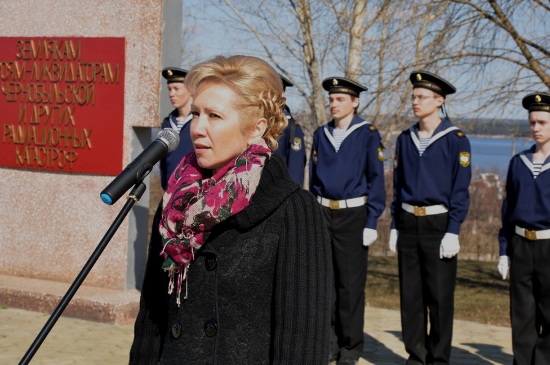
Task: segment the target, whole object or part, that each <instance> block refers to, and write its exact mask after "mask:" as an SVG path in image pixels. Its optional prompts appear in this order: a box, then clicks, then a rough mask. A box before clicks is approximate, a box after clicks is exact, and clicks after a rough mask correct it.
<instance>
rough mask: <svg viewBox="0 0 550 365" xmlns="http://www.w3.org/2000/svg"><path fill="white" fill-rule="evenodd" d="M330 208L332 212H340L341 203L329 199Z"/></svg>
mask: <svg viewBox="0 0 550 365" xmlns="http://www.w3.org/2000/svg"><path fill="white" fill-rule="evenodd" d="M328 207H329V208H330V209H331V210H338V209H340V203H338V200H332V199H329V201H328Z"/></svg>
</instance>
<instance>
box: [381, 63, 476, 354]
mask: <svg viewBox="0 0 550 365" xmlns="http://www.w3.org/2000/svg"><path fill="white" fill-rule="evenodd" d="M410 81H411V83H412V84H413V94H412V96H411V100H412V108H413V112H414V115H415V116H416V117H417V118H418V122H417V123H416V124H415V125H413V126H412V127H411V128H409V129H407V130H405V131H403V132H402V133H401V134H400V135H399V137H398V138H397V142H396V147H395V159H394V171H393V184H394V187H393V188H394V191H393V201H392V205H391V212H392V222H391V231H390V242H389V246H390V250H391V251H394V252H395V250H396V246H397V252H398V264H399V288H400V299H401V300H400V302H401V327H402V333H403V343H404V344H405V350H406V351H407V353H408V354H409V358H408V360H407V362H406V363H407V364H448V363H449V360H450V356H451V340H452V333H453V315H454V290H455V281H456V270H457V258H456V255H457V254H458V252H459V250H460V244H459V240H458V234H459V231H460V227H461V224H462V223H463V222H464V219H465V218H466V215H467V212H468V207H469V203H470V198H469V194H468V187H469V185H470V180H471V166H470V143H469V141H468V139H467V138H466V136H465V135H464V133H463V132H462V131H461V130H459V129H458V128H457V127H456V126H454V125H453V123H451V121H450V120H449V118H448V116H447V112H446V109H445V97H446V96H447V95H449V94H453V93H454V92H455V91H456V89H455V87H454V86H453V85H451V84H450V83H449V82H448V81H446V80H444V79H442V78H441V77H439V76H437V75H434V74H432V73H429V72H425V71H414V72H413V73H412V74H411V75H410ZM440 109H443V118H441V117H440V114H439V110H440ZM428 323H429V327H428ZM428 328H429V332H428Z"/></svg>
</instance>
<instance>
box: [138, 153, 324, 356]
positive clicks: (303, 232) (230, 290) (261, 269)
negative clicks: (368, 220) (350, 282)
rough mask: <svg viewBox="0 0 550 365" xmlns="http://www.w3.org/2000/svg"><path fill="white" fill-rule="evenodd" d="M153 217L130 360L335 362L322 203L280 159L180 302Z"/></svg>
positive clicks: (201, 262)
mask: <svg viewBox="0 0 550 365" xmlns="http://www.w3.org/2000/svg"><path fill="white" fill-rule="evenodd" d="M160 213H161V209H159V210H158V211H157V213H156V216H155V221H154V223H153V225H154V227H153V233H152V236H151V242H150V246H149V256H148V262H147V267H146V272H145V278H144V283H143V288H142V294H141V301H140V310H139V314H138V317H137V319H136V323H135V333H134V341H133V344H132V348H131V350H130V364H139V365H144V364H166V365H172V364H173V365H175V364H178V365H179V364H220V365H221V364H223V365H228V364H254V365H257V364H292V365H297V364H304V365H307V364H309V365H318V364H324V363H326V361H327V359H328V347H329V334H330V304H331V294H332V286H331V285H332V283H331V280H332V279H331V275H332V266H331V265H332V263H331V249H330V241H329V236H328V232H327V231H326V228H325V225H324V224H323V221H322V219H323V217H322V215H321V210H320V207H319V204H318V203H317V201H316V200H315V198H314V197H313V195H312V194H311V193H309V192H308V191H305V190H303V189H301V188H300V187H299V186H298V185H297V184H296V183H294V182H293V181H292V180H291V179H290V176H289V174H288V170H287V167H286V165H285V164H284V162H283V160H282V159H281V158H280V157H279V156H277V155H275V154H274V155H272V157H271V158H270V160H269V161H268V162H267V163H266V165H265V167H264V170H263V171H262V175H261V179H260V183H259V186H258V188H257V190H256V193H255V194H254V196H253V198H252V200H251V203H250V205H249V206H248V207H247V208H246V209H245V210H243V211H242V212H240V213H238V214H237V215H235V216H233V217H231V218H229V219H228V220H226V221H224V222H222V223H220V224H218V225H217V226H216V227H215V229H214V230H213V231H212V234H211V235H210V237H209V238H208V240H207V242H206V243H205V244H204V245H203V246H202V248H201V249H200V250H199V252H198V253H197V255H196V256H195V261H194V262H193V263H192V264H191V266H190V268H189V271H188V282H187V290H188V297H187V299H183V297H184V295H185V283H184V284H183V285H184V286H183V288H182V295H181V298H182V299H181V301H182V302H181V306H180V307H178V306H177V304H176V301H175V296H176V294H175V291H174V293H172V294H171V295H168V294H167V291H168V275H167V273H165V272H164V271H163V270H162V269H161V264H162V261H163V259H162V257H161V256H160V255H159V253H160V252H161V250H162V247H161V239H160V235H159V233H158V221H159V218H160Z"/></svg>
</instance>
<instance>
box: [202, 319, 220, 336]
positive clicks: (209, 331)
mask: <svg viewBox="0 0 550 365" xmlns="http://www.w3.org/2000/svg"><path fill="white" fill-rule="evenodd" d="M217 332H218V324H217V323H216V321H215V320H213V319H211V320H209V321H206V323H205V324H204V334H205V335H206V336H208V337H213V336H215V335H216V333H217Z"/></svg>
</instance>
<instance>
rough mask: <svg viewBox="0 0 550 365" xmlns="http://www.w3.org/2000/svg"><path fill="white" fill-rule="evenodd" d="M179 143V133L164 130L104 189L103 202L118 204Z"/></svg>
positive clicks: (169, 129) (167, 129)
mask: <svg viewBox="0 0 550 365" xmlns="http://www.w3.org/2000/svg"><path fill="white" fill-rule="evenodd" d="M179 143H180V136H179V134H178V132H176V131H175V130H173V129H171V128H166V129H162V130H161V131H160V132H159V133H158V134H157V136H156V137H155V139H154V140H153V142H151V144H150V145H149V146H147V148H146V149H145V150H143V152H142V153H140V154H139V156H138V157H136V159H135V160H134V161H132V162H130V164H129V165H128V166H126V168H125V169H124V170H122V172H121V173H120V174H119V175H118V176H117V177H115V179H114V180H113V181H111V183H110V184H109V185H107V187H106V188H105V189H103V191H102V192H101V194H100V197H101V200H103V202H104V203H105V204H109V205H111V204H114V203H116V201H117V200H118V199H119V198H120V197H121V196H122V195H123V194H124V193H126V191H128V190H129V189H130V188H131V187H132V186H133V185H136V184H137V183H140V182H141V181H143V179H144V178H145V177H146V176H147V175H149V173H150V172H151V170H152V169H153V166H154V165H155V164H156V163H157V162H158V161H160V159H161V158H163V157H164V156H166V155H167V154H168V152H172V151H174V150H175V149H176V148H177V147H178V144H179Z"/></svg>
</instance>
